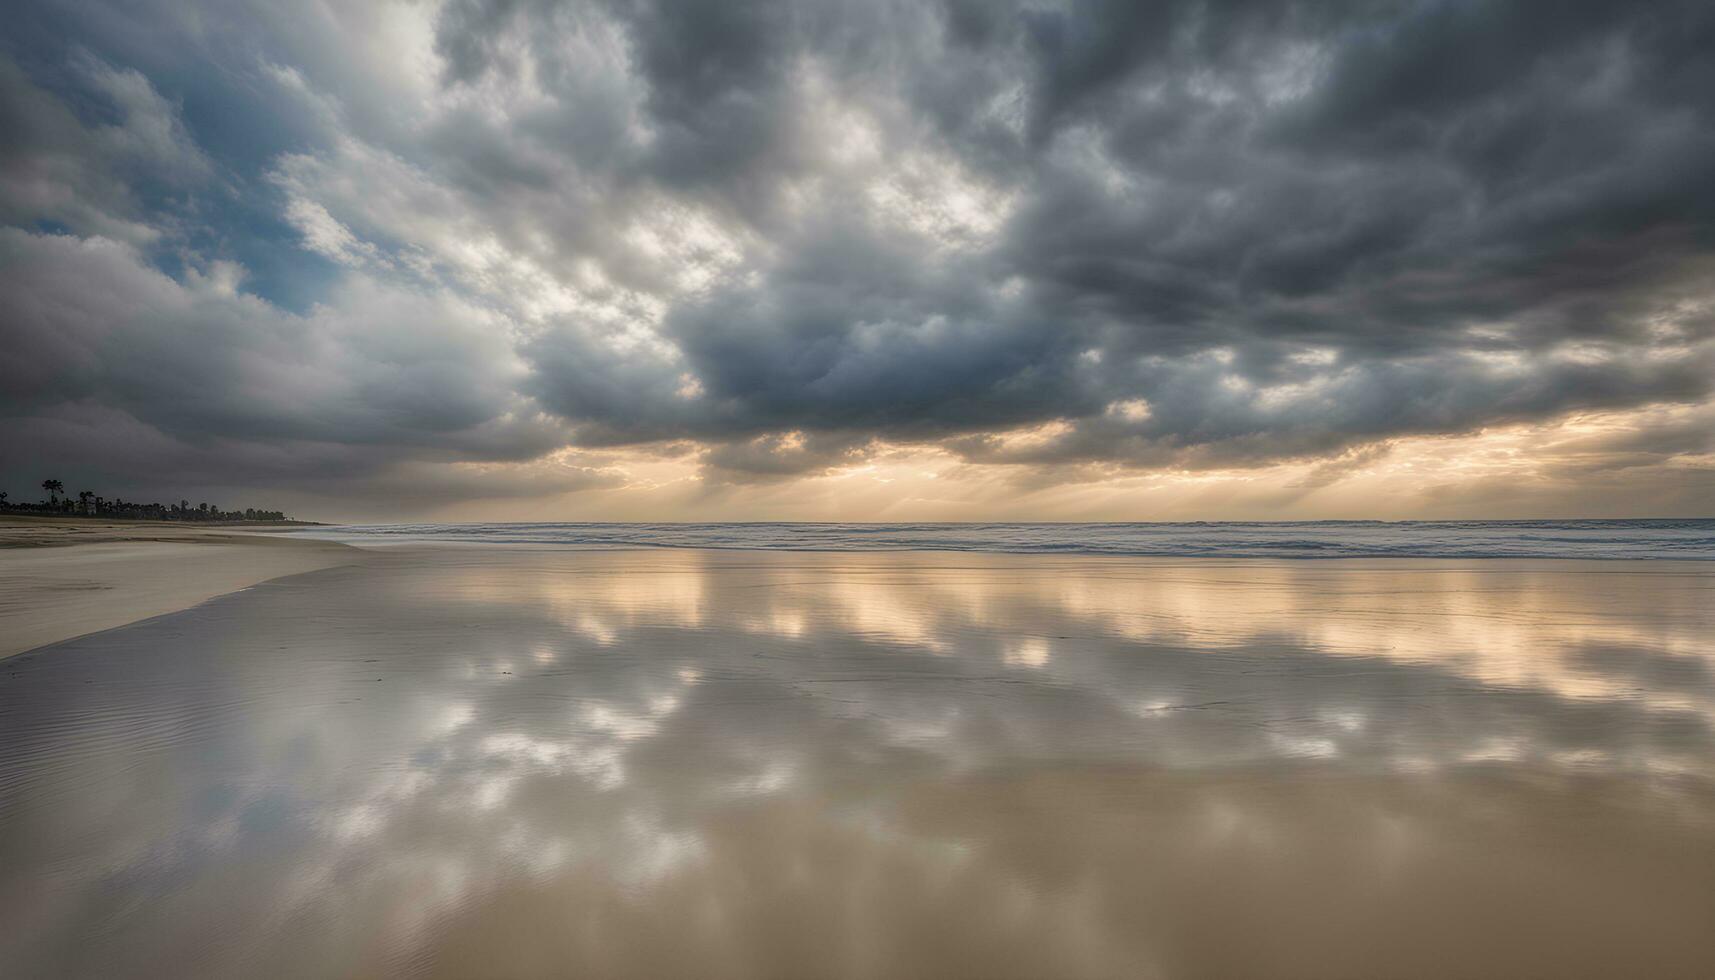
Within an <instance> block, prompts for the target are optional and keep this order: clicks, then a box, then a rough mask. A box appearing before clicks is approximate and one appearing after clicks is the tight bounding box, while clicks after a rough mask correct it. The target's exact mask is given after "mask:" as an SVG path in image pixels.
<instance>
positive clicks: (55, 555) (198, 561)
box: [0, 517, 363, 660]
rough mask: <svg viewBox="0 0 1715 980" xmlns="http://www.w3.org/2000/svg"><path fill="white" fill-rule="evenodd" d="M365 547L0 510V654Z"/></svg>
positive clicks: (356, 556)
mask: <svg viewBox="0 0 1715 980" xmlns="http://www.w3.org/2000/svg"><path fill="white" fill-rule="evenodd" d="M362 555H363V551H362V549H359V548H354V547H352V546H350V545H345V544H339V543H336V542H331V541H318V540H307V539H295V538H287V537H279V536H276V535H272V534H268V533H266V532H262V533H258V532H257V531H255V530H240V529H239V528H236V527H233V526H231V525H228V526H226V527H222V528H218V529H215V528H209V529H204V528H200V527H193V526H188V525H183V524H177V525H164V524H162V523H156V522H126V523H120V522H98V521H93V520H90V519H88V518H73V519H66V520H61V521H50V520H47V519H44V518H35V517H32V518H27V519H23V520H19V521H14V520H11V519H8V518H0V660H6V659H9V658H11V657H15V656H18V655H20V654H25V653H29V652H31V651H34V650H39V649H41V648H42V647H46V646H51V645H53V644H55V643H61V642H64V641H66V640H71V639H76V638H77V637H80V636H87V635H89V634H91V633H99V632H102V631H105V630H110V629H116V628H118V627H121V626H126V625H129V624H131V623H135V622H139V621H141V620H145V619H150V618H152V617H155V616H161V615H165V614H167V613H173V612H179V611H181V610H184V609H189V608H191V607H193V606H196V605H200V604H201V603H203V602H207V601H208V600H210V599H213V598H216V597H218V596H222V595H227V594H229V593H232V592H237V591H239V590H242V589H247V588H250V587H251V586H255V585H260V584H261V583H263V582H267V581H271V580H273V579H277V578H281V577H283V576H287V575H298V574H301V573H304V572H312V571H318V570H320V569H323V568H332V567H335V566H339V565H349V564H352V563H354V562H356V561H359V560H361V558H362Z"/></svg>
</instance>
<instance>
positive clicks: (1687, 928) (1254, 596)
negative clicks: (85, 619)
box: [0, 546, 1715, 977]
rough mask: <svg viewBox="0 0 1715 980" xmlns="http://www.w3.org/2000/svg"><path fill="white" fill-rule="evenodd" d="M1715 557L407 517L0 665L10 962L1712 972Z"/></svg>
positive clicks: (147, 967)
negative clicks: (1214, 551) (696, 529)
mask: <svg viewBox="0 0 1715 980" xmlns="http://www.w3.org/2000/svg"><path fill="white" fill-rule="evenodd" d="M1712 722H1715V566H1710V565H1706V564H1702V563H1678V562H1591V561H1566V562H1554V561H1542V560H1534V561H1484V562H1458V561H1404V560H1365V561H1349V562H1333V563H1329V562H1317V563H1304V562H1268V561H1255V560H1251V561H1213V560H1162V559H1150V560H1144V559H1135V558H1112V557H1087V556H1086V557H1058V556H1023V555H986V554H929V553H916V552H894V553H883V554H849V553H848V554H782V553H771V552H715V551H697V550H670V551H610V552H587V551H585V552H580V551H569V550H558V549H526V548H515V547H510V548H509V547H504V546H482V547H476V546H472V547H461V548H446V547H406V548H400V549H394V550H389V551H386V552H384V553H380V554H378V555H376V556H374V557H373V558H372V559H371V560H370V561H369V562H368V563H366V564H364V565H361V566H357V567H351V568H344V569H334V570H329V571H323V572H317V573H312V574H310V575H304V576H299V577H295V578H291V579H285V580H281V581H277V582H274V583H270V584H267V585H264V586H260V587H258V588H255V589H252V590H248V591H246V592H242V593H238V594H235V595H232V596H228V597H225V598H222V599H219V600H216V601H214V602H212V603H209V604H206V605H204V606H201V607H198V608H197V609H194V610H190V611H188V612H185V613H180V614H175V615H171V616H165V617H161V618H158V619H155V620H151V621H149V622H146V623H141V624H137V625H134V626H131V627H127V628H124V629H120V630H115V631H111V632H108V633H104V634H99V635H96V636H92V637H86V638H83V639H81V640H77V641H72V642H69V643H65V644H61V645H59V646H56V647H51V648H47V649H45V650H42V651H38V652H36V653H33V654H28V655H25V656H23V657H20V658H16V659H14V660H11V661H7V662H6V663H5V664H3V665H0V923H3V925H0V976H7V977H10V976H30V977H34V976H58V975H70V976H92V977H94V976H103V977H105V976H162V977H169V976H171V977H178V976H395V975H410V974H423V975H438V976H449V977H468V976H563V975H591V976H651V977H658V976H671V975H687V976H699V977H717V976H792V977H800V976H824V975H825V976H878V977H892V976H911V975H921V976H950V975H958V976H982V977H1000V976H1031V977H1043V976H1132V977H1135V976H1168V977H1182V976H1183V977H1203V976H1211V977H1214V976H1219V977H1233V976H1302V977H1330V976H1366V977H1368V976H1398V977H1410V976H1425V977H1430V976H1434V977H1447V976H1507V975H1539V976H1556V977H1566V976H1615V975H1632V976H1644V975H1647V976H1656V977H1663V976H1686V977H1694V976H1695V977H1705V976H1710V975H1715V938H1712V937H1711V930H1710V928H1709V924H1710V923H1711V922H1715V728H1712Z"/></svg>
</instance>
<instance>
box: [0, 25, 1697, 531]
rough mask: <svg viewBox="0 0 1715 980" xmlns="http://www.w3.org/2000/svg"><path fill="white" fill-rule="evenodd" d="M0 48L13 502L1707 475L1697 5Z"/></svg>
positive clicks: (2, 360)
mask: <svg viewBox="0 0 1715 980" xmlns="http://www.w3.org/2000/svg"><path fill="white" fill-rule="evenodd" d="M13 20H14V22H15V23H14V26H13V27H11V28H9V30H8V32H7V36H6V38H5V39H4V40H0V130H3V131H4V132H5V134H6V138H5V140H4V141H3V142H0V225H3V227H0V334H3V345H0V416H3V421H0V455H3V461H0V480H4V481H6V482H8V483H11V484H17V485H19V486H20V488H21V486H24V485H30V484H33V483H35V482H38V481H39V479H40V476H41V475H42V473H41V472H40V471H41V470H42V468H43V467H52V468H56V469H59V470H64V471H65V472H66V473H67V474H69V475H68V476H67V478H68V479H72V480H74V481H82V480H90V481H93V480H104V481H108V483H109V485H111V484H113V483H121V484H123V485H125V486H127V487H129V486H140V487H142V488H144V489H145V490H147V489H150V488H157V487H159V488H162V492H167V493H174V494H176V493H178V492H180V491H179V490H176V489H173V488H174V487H178V486H182V485H183V484H185V483H187V482H188V483H190V484H191V486H190V487H188V488H185V490H184V492H190V491H191V490H193V489H198V488H211V489H217V490H220V491H221V492H226V491H228V490H238V491H244V492H247V493H248V492H250V491H251V490H258V491H261V490H268V489H281V488H284V489H287V490H290V491H291V492H293V493H301V494H303V495H305V496H303V497H302V498H301V499H305V500H313V499H314V498H315V495H316V494H317V493H324V494H328V495H331V496H341V495H343V496H345V497H346V498H347V499H352V498H364V499H371V500H375V501H391V502H393V503H395V504H399V503H401V502H403V503H406V504H409V505H410V506H411V507H432V506H434V505H436V504H437V503H440V502H447V501H457V500H468V499H474V498H481V497H490V496H502V497H504V496H518V495H536V496H544V495H551V494H556V493H571V492H577V491H581V490H597V489H623V488H627V487H632V488H636V487H640V486H655V485H657V484H659V483H660V482H661V481H659V480H656V481H653V482H652V481H651V479H646V478H643V477H639V476H638V475H637V474H636V473H632V472H630V471H629V470H627V469H626V465H625V464H624V463H623V462H616V461H617V460H629V461H632V462H633V463H635V462H636V461H637V460H645V461H647V460H658V461H678V463H679V464H683V465H685V466H688V467H690V468H689V469H688V470H687V471H686V472H688V473H690V474H691V476H690V477H689V479H691V480H693V481H694V482H698V483H700V484H701V485H702V486H703V491H702V492H704V493H705V495H707V494H715V493H719V492H722V491H721V490H720V488H722V487H727V488H731V487H745V486H755V485H774V484H779V483H781V482H783V481H793V480H808V479H815V478H820V477H825V476H827V475H828V474H830V473H837V472H841V471H842V470H849V469H851V468H853V467H857V466H862V465H869V464H871V463H873V462H874V461H875V460H878V459H883V458H887V457H888V456H889V454H897V453H902V452H904V453H910V452H915V453H919V454H925V453H926V454H932V455H934V456H935V457H936V458H939V459H943V460H946V461H949V463H950V465H951V466H952V467H953V470H954V471H956V472H957V473H958V474H963V475H965V476H967V477H970V478H972V479H981V480H987V479H991V478H1004V479H1006V480H1010V481H1012V482H1013V483H1014V485H1016V486H1020V487H1042V486H1054V485H1072V484H1088V483H1090V482H1092V481H1095V482H1100V481H1104V480H1114V479H1126V478H1130V477H1132V476H1136V475H1138V474H1149V473H1161V472H1175V473H1197V472H1203V471H1214V470H1221V471H1232V470H1242V471H1247V472H1260V471H1265V470H1267V469H1269V468H1270V467H1275V466H1280V465H1283V464H1292V465H1295V466H1297V467H1298V470H1297V471H1296V473H1297V475H1295V476H1293V477H1292V478H1291V480H1290V481H1288V482H1285V483H1283V485H1282V488H1283V492H1286V491H1290V494H1289V495H1291V496H1294V497H1296V496H1301V495H1303V494H1308V493H1315V492H1318V491H1320V490H1321V489H1322V488H1325V487H1328V486H1330V485H1333V484H1336V483H1338V482H1340V481H1341V480H1344V479H1347V478H1348V477H1349V476H1350V474H1352V473H1355V472H1360V471H1362V470H1363V469H1364V468H1365V467H1367V466H1370V465H1372V464H1374V463H1375V462H1377V461H1379V460H1384V459H1387V458H1389V457H1390V456H1391V455H1393V454H1395V453H1396V447H1397V446H1399V445H1400V444H1401V443H1400V440H1410V439H1438V438H1443V437H1448V438H1458V437H1476V436H1479V435H1481V434H1483V433H1486V432H1492V431H1495V430H1497V429H1500V428H1505V427H1509V426H1511V427H1519V426H1525V427H1528V426H1541V425H1554V424H1560V423H1561V422H1564V421H1565V420H1566V419H1569V418H1575V417H1578V416H1579V414H1580V413H1598V414H1603V415H1604V417H1621V418H1626V419H1630V420H1631V421H1630V422H1628V423H1625V424H1623V425H1622V429H1623V431H1620V432H1612V431H1604V432H1602V433H1599V434H1585V435H1584V436H1581V437H1579V439H1578V440H1575V441H1576V442H1577V444H1578V445H1580V446H1584V447H1586V451H1584V452H1582V454H1581V455H1579V456H1578V458H1577V459H1556V460H1552V461H1550V463H1549V464H1548V471H1551V472H1552V473H1553V474H1555V478H1556V479H1561V480H1565V481H1569V483H1568V485H1570V484H1571V483H1579V484H1581V485H1582V486H1583V487H1584V489H1583V490H1581V491H1580V493H1579V494H1578V495H1575V496H1573V497H1564V496H1563V497H1560V498H1555V499H1557V500H1560V501H1562V504H1560V505H1563V502H1564V501H1565V500H1572V499H1576V500H1578V501H1581V502H1583V503H1581V505H1584V504H1590V505H1592V506H1598V505H1599V503H1600V502H1599V501H1597V502H1592V501H1591V498H1590V493H1591V492H1594V491H1591V490H1590V489H1589V488H1591V487H1596V488H1600V487H1611V488H1614V489H1613V490H1612V493H1613V494H1614V495H1616V496H1614V497H1613V500H1614V501H1619V500H1622V499H1624V498H1627V497H1630V498H1632V499H1638V498H1637V497H1636V495H1637V493H1638V488H1639V483H1638V480H1640V479H1644V480H1645V482H1647V483H1649V484H1650V487H1651V488H1652V489H1651V491H1650V494H1649V495H1646V496H1649V499H1650V500H1651V501H1652V503H1651V506H1652V507H1655V508H1657V509H1661V510H1665V511H1674V510H1676V509H1677V510H1687V508H1689V509H1691V510H1695V509H1697V508H1696V501H1697V499H1698V497H1699V496H1700V495H1701V494H1702V493H1703V492H1704V491H1706V489H1707V488H1708V487H1709V486H1710V485H1711V484H1710V477H1709V472H1710V469H1711V467H1715V461H1712V460H1711V452H1712V446H1711V439H1710V428H1709V419H1710V418H1711V414H1710V409H1709V405H1710V403H1711V401H1712V399H1715V182H1711V181H1710V179H1709V175H1710V174H1712V173H1715V8H1712V7H1711V6H1710V5H1709V4H1707V3H1701V2H1694V0H1687V2H1671V0H1654V2H1642V3H1640V2H1598V0H1585V2H1574V3H1562V4H1554V5H1540V4H1515V3H1492V2H1426V0H1420V2H1407V0H1400V2H1379V3H1377V2H1367V3H1343V2H1332V3H1329V2H1316V3H1299V4H1294V3H1256V2H1244V0H1231V2H1215V0H1204V2H1161V3H1151V4H1144V3H1135V2H1120V0H1113V2H1097V0H1090V2H1077V0H1065V2H1059V3H1053V2H1034V0H1033V2H1027V3H1008V2H1004V0H995V2H970V0H945V2H942V3H920V4H919V3H896V2H884V0H874V2H860V0H802V2H796V3H786V2H779V0H728V2H668V0H602V2H589V3H553V2H546V0H446V2H442V3H397V4H387V3H375V4H338V5H327V4H321V3H303V4H298V3H259V2H258V3H248V4H246V3H220V4H213V3H210V4H195V3H166V2H139V3H127V4H104V3H95V4H90V3H78V4H73V3H52V2H50V3H42V4H32V5H30V6H29V7H28V9H26V10H23V11H19V12H15V13H14V14H13ZM1628 413H1630V414H1628ZM496 467H498V468H501V471H508V472H510V473H511V475H510V476H506V477H504V478H501V477H494V476H491V475H489V474H491V473H492V472H498V471H495V470H491V469H490V468H496ZM508 468H510V469H508ZM1646 471H1647V473H1648V474H1650V475H1649V476H1648V477H1647V478H1645V477H1639V476H1638V474H1639V473H1643V472H1646ZM1626 474H1630V475H1626ZM1473 488H1474V489H1473V491H1472V493H1473V494H1474V496H1473V497H1472V499H1473V500H1479V499H1489V498H1490V496H1491V495H1492V493H1493V490H1492V488H1488V487H1483V486H1479V485H1477V484H1473ZM293 499H300V498H296V497H294V498H293ZM704 499H708V498H707V497H706V496H705V498H704ZM1544 506H1545V507H1553V506H1557V504H1553V503H1546V504H1544ZM1598 509H1600V508H1599V506H1598ZM850 516H868V515H865V514H853V515H850ZM1140 516H1147V515H1140Z"/></svg>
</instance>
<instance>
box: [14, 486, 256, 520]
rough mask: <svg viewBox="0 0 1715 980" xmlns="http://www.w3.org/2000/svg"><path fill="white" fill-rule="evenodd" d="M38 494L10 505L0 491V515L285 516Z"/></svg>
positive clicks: (86, 494)
mask: <svg viewBox="0 0 1715 980" xmlns="http://www.w3.org/2000/svg"><path fill="white" fill-rule="evenodd" d="M42 492H43V493H46V494H47V495H48V496H47V499H46V500H43V501H40V502H39V503H34V504H30V503H13V502H12V501H11V499H10V495H9V494H7V493H6V492H5V491H4V490H0V511H11V512H13V513H26V514H48V515H64V516H68V517H111V518H115V519H117V520H127V521H283V520H286V515H285V514H284V513H282V512H281V511H277V510H257V509H256V508H254V507H246V508H244V509H243V510H221V509H220V508H219V507H217V506H215V505H214V504H209V503H202V504H198V505H196V506H195V507H192V506H191V502H190V501H188V500H181V501H179V502H178V503H176V504H140V503H136V502H135V501H130V500H122V499H120V498H118V497H115V498H113V499H112V500H108V499H107V498H106V497H101V496H97V495H96V493H95V491H94V490H83V491H79V493H78V495H77V498H76V499H73V498H72V495H71V494H69V493H66V488H65V484H64V483H61V482H60V481H59V480H43V481H42Z"/></svg>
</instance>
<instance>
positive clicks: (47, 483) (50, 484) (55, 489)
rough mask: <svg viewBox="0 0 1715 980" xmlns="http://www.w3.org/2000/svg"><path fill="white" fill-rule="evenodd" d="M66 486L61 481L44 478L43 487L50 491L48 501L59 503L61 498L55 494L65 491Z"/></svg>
mask: <svg viewBox="0 0 1715 980" xmlns="http://www.w3.org/2000/svg"><path fill="white" fill-rule="evenodd" d="M65 488H66V485H65V484H63V483H61V482H60V481H58V480H43V481H42V489H43V490H46V491H47V492H48V503H50V504H57V503H59V502H60V501H59V498H58V497H56V496H54V495H55V494H57V493H62V492H64V490H65Z"/></svg>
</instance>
